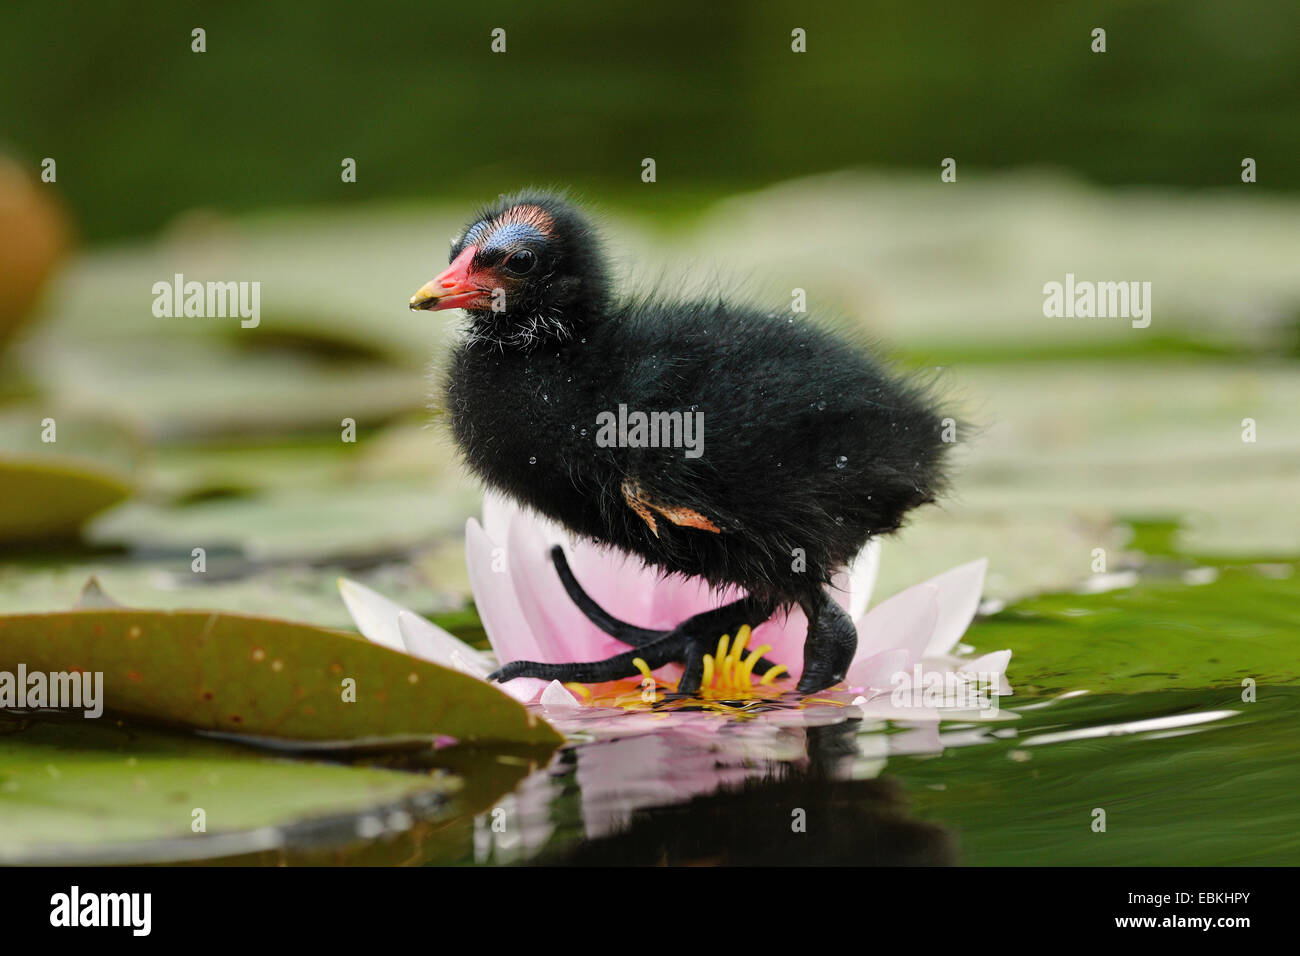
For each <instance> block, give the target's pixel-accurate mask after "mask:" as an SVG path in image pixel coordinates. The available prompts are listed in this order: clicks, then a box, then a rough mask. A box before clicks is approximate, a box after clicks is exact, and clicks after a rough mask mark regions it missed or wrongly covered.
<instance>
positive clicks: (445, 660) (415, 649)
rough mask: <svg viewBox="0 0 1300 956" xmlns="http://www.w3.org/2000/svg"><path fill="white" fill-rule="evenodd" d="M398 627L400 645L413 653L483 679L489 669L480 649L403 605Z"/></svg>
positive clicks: (399, 614) (398, 614) (413, 655)
mask: <svg viewBox="0 0 1300 956" xmlns="http://www.w3.org/2000/svg"><path fill="white" fill-rule="evenodd" d="M397 630H398V633H399V634H400V635H401V637H402V645H403V647H404V648H405V649H406V652H407V653H408V654H410V655H411V656H412V657H418V658H420V659H421V660H426V661H432V662H433V663H435V664H441V665H442V666H443V667H450V668H452V669H454V670H458V671H461V672H462V673H465V674H470V675H472V676H474V677H477V678H479V679H480V680H485V679H486V678H487V676H488V674H489V673H491V671H492V666H491V664H490V663H489V662H488V660H487V659H486V658H485V657H484V656H483V655H482V654H481V653H479V652H478V651H476V650H475V649H474V648H472V647H470V646H469V645H468V644H466V643H465V642H464V641H461V640H459V639H457V638H456V637H455V636H453V635H451V634H448V633H447V632H446V631H444V630H443V629H442V628H440V627H438V625H436V624H434V623H433V622H432V621H428V620H425V619H424V618H423V617H421V616H420V615H418V614H416V613H415V612H414V611H408V610H405V609H403V610H401V611H398V612H397Z"/></svg>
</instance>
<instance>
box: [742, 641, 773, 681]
mask: <svg viewBox="0 0 1300 956" xmlns="http://www.w3.org/2000/svg"><path fill="white" fill-rule="evenodd" d="M771 649H772V645H771V644H760V645H758V647H756V648H754V649H753V650H752V651H750V652H749V656H748V657H746V658H745V659H744V661H742V662H741V664H740V685H741V686H742V687H748V686H749V685H750V684H751V683H752V679H753V674H754V665H755V664H757V663H758V659H759V658H760V657H762V656H763V655H764V654H766V653H767V652H768V651H770V650H771Z"/></svg>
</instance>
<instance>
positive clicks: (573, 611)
mask: <svg viewBox="0 0 1300 956" xmlns="http://www.w3.org/2000/svg"><path fill="white" fill-rule="evenodd" d="M556 544H558V545H560V546H562V547H563V548H564V551H565V554H566V555H567V556H568V560H569V564H570V567H571V568H572V569H573V572H574V574H575V575H576V577H577V579H578V581H579V582H580V583H581V584H582V586H583V588H584V589H585V590H586V591H587V593H588V594H590V595H591V596H592V598H594V599H595V600H596V602H597V603H599V604H600V605H601V606H602V607H604V608H605V609H606V610H607V611H609V612H610V613H611V614H612V615H614V616H615V617H618V618H621V619H623V620H626V621H628V622H631V623H634V624H638V625H641V626H643V627H650V628H662V629H668V628H671V627H673V626H674V625H676V624H677V623H679V622H680V621H682V620H684V619H686V618H688V617H690V616H691V615H693V614H695V613H697V612H700V611H704V610H707V609H709V608H712V607H716V606H718V605H719V604H722V603H725V602H726V601H730V600H734V599H735V597H736V596H737V595H736V594H734V593H727V592H721V591H718V590H715V589H712V588H710V587H709V586H708V584H707V583H706V582H704V581H702V580H700V579H691V578H682V577H680V576H669V577H664V576H662V575H661V574H659V572H658V571H656V570H654V569H653V568H650V567H647V566H646V565H645V564H643V563H642V562H641V561H640V560H639V559H637V558H635V557H632V556H630V555H624V554H622V553H618V552H613V551H610V550H608V549H605V548H602V547H600V546H598V545H596V544H594V543H592V542H589V541H584V540H580V539H576V538H574V537H573V536H572V535H569V534H568V533H567V532H565V531H564V530H563V529H561V528H559V527H558V526H556V525H554V524H553V523H551V522H549V521H546V520H544V519H541V518H538V517H536V516H535V515H533V514H531V513H530V512H527V511H525V510H523V509H521V508H519V507H518V506H517V505H515V504H514V503H512V502H510V501H508V500H506V499H503V498H500V497H497V496H489V497H488V498H487V499H486V500H485V502H484V512H483V521H482V523H481V524H480V523H479V522H478V521H476V520H474V519H473V518H471V519H470V520H469V521H468V523H467V526H466V530H465V551H466V560H467V564H468V569H469V577H470V586H471V588H472V590H473V593H474V600H475V604H476V606H477V608H478V611H479V616H480V618H481V620H482V622H483V627H484V629H485V630H486V632H487V635H488V640H489V641H490V642H491V645H492V650H493V655H492V656H489V655H487V654H485V653H484V652H481V651H478V650H476V649H474V648H472V647H470V646H469V645H467V644H465V643H464V642H463V641H460V640H459V639H457V638H456V637H454V636H453V635H452V634H450V633H448V632H447V631H445V630H443V629H442V628H440V627H438V626H437V625H435V624H433V623H432V622H430V621H427V620H425V619H424V618H423V617H421V616H419V615H418V614H415V613H414V612H412V611H409V610H407V609H406V608H403V607H401V606H400V605H398V604H396V603H394V602H392V601H389V600H388V599H386V598H384V597H383V596H382V595H379V594H377V593H376V592H374V591H372V590H371V589H369V588H366V587H365V586H363V585H360V584H357V583H356V582H352V581H346V580H345V581H342V582H340V590H341V591H342V594H343V599H344V601H345V603H346V604H347V607H348V610H349V612H350V613H351V615H352V617H353V620H354V621H355V622H356V624H357V628H358V629H359V630H360V631H361V633H362V634H363V635H364V636H365V637H367V638H368V639H370V640H372V641H375V642H377V643H380V644H384V645H386V646H388V647H391V648H393V649H395V650H399V651H404V652H406V653H410V654H413V655H415V656H418V657H422V658H424V659H426V660H430V661H433V662H435V663H438V664H442V665H443V666H447V667H452V668H455V669H457V670H460V671H462V672H464V673H467V674H471V675H473V676H475V677H478V678H480V679H486V677H487V675H488V673H490V672H491V670H492V669H493V667H494V666H496V664H498V663H507V662H509V661H513V660H520V659H526V660H534V661H542V662H552V663H565V662H571V661H582V660H599V659H601V658H604V657H608V656H611V655H613V654H617V653H620V652H622V651H625V650H626V649H627V648H626V646H625V645H623V644H621V643H620V642H618V641H616V640H615V639H614V638H612V637H610V636H609V635H607V634H605V633H604V632H603V631H601V630H600V629H599V628H597V627H596V626H595V625H594V624H593V623H591V621H589V620H588V619H587V617H586V616H585V615H584V614H583V613H582V612H581V611H579V610H578V608H577V607H576V606H575V605H574V604H573V602H572V601H571V600H570V598H569V596H568V594H567V593H566V592H565V590H564V587H563V585H562V584H561V582H560V579H559V576H558V575H557V574H556V571H555V568H554V566H553V565H552V563H551V558H550V549H551V547H552V546H553V545H556ZM879 555H880V552H879V544H878V542H874V541H873V542H872V543H871V544H870V545H869V546H868V547H867V548H865V549H864V550H863V552H862V553H861V554H860V555H859V556H858V557H857V559H855V560H854V562H853V563H852V565H851V566H850V567H849V568H848V569H846V570H845V571H844V572H843V573H842V574H841V575H839V576H838V577H837V579H836V580H835V582H834V586H835V590H834V595H835V598H836V600H837V601H839V602H840V604H841V605H842V606H843V607H844V608H845V610H847V611H848V612H849V614H850V616H851V617H852V618H853V620H854V621H855V623H856V625H857V630H858V649H857V654H856V656H855V657H854V660H853V662H852V664H851V666H850V667H849V670H848V674H847V678H846V680H845V686H844V687H843V688H836V689H834V690H832V691H829V692H826V693H823V694H820V695H817V696H816V697H815V698H812V699H811V704H813V705H824V706H826V707H834V708H840V709H842V708H844V707H845V706H846V705H851V706H852V707H853V708H854V709H855V713H856V714H861V715H863V716H872V717H886V718H887V717H897V718H903V719H909V720H933V719H938V717H939V716H941V715H942V716H957V713H956V711H955V710H953V709H952V708H951V702H949V701H946V700H942V699H941V700H938V701H931V700H930V698H929V697H928V696H926V697H923V696H922V695H921V694H920V693H919V688H918V693H917V694H916V695H914V697H912V698H908V699H906V701H905V703H904V704H903V705H902V706H900V704H899V695H898V693H897V691H898V689H899V686H900V681H901V682H902V683H903V684H904V685H906V684H908V683H909V682H910V683H914V682H915V681H914V677H913V675H916V676H921V675H922V674H924V675H925V677H926V679H927V681H928V680H929V679H930V678H933V679H935V680H936V681H937V682H938V683H940V684H942V683H944V681H946V682H947V684H948V686H949V687H951V686H953V683H954V680H956V682H957V684H958V685H960V684H961V683H962V682H963V681H965V680H967V679H971V680H973V679H974V678H975V677H976V676H978V677H979V678H980V679H981V680H982V681H984V682H986V683H987V682H988V681H989V680H990V679H991V681H992V682H993V684H994V685H995V687H994V692H995V693H997V694H1009V693H1010V692H1011V688H1010V686H1009V685H1008V684H1007V682H1006V677H1005V673H1006V667H1007V664H1008V662H1009V661H1010V658H1011V652H1010V651H1009V650H1001V651H995V652H993V653H990V654H985V655H983V656H981V657H974V658H972V657H970V656H968V655H967V656H960V655H958V654H956V653H955V649H957V647H958V641H959V640H960V638H961V636H962V635H963V634H964V633H965V631H966V628H967V627H968V626H969V624H970V622H971V620H972V618H973V617H974V615H975V612H976V610H977V608H978V605H979V600H980V594H981V591H982V588H983V584H984V573H985V568H986V565H987V562H986V561H985V560H984V559H980V560H977V561H971V562H969V563H966V564H962V565H959V566H958V567H955V568H953V569H951V570H949V571H946V572H944V573H943V574H940V575H938V576H937V577H934V578H931V579H930V580H928V581H924V582H922V583H920V584H916V585H913V586H912V587H909V588H907V589H906V590H904V591H901V592H899V593H898V594H896V595H894V596H893V597H890V598H888V599H887V600H885V601H882V602H881V603H879V604H878V605H876V606H875V607H872V608H870V609H868V604H869V600H870V597H871V591H872V588H873V586H874V583H875V578H876V571H877V568H878V566H879ZM743 630H744V629H742V631H743ZM806 632H807V621H806V619H805V618H804V616H803V614H802V612H800V611H799V610H797V609H796V610H794V611H792V612H791V613H790V614H789V615H788V616H783V615H777V616H776V617H774V618H773V619H772V620H769V621H766V622H764V623H763V624H761V625H759V626H758V627H756V628H754V630H753V633H752V634H745V633H742V634H738V635H725V636H724V635H719V638H720V647H719V653H718V654H717V655H716V657H715V659H714V660H711V661H710V662H709V670H710V672H711V674H712V677H713V680H712V686H711V687H710V686H709V685H708V683H707V682H706V687H705V688H704V689H703V691H702V693H701V696H702V697H704V698H706V699H708V698H715V699H722V698H725V699H726V700H728V701H737V700H739V701H740V702H741V703H742V704H743V702H744V698H746V697H751V696H759V697H760V698H761V697H767V698H776V697H779V696H780V695H781V693H782V692H787V691H789V690H790V689H791V688H792V687H793V681H795V680H797V679H798V676H799V673H800V669H801V667H802V662H803V641H804V636H805V634H806ZM724 637H725V638H726V639H725V640H723V638H724ZM737 645H739V647H740V649H739V650H738V649H737ZM758 650H761V651H762V653H763V655H764V656H766V657H767V658H768V659H769V660H771V661H773V662H774V663H776V664H777V665H779V666H781V667H783V668H784V673H785V674H786V675H788V678H789V680H786V679H779V680H777V681H775V682H772V681H768V683H767V685H766V686H762V684H761V682H760V681H758V680H757V678H753V680H752V682H751V677H750V675H749V674H748V671H747V669H746V662H749V663H750V664H751V665H752V660H753V655H754V652H755V651H758ZM965 650H968V649H965ZM742 652H743V656H742ZM493 657H495V661H494V660H493ZM679 675H680V667H679V666H678V665H675V664H671V665H668V666H666V667H663V668H660V669H659V670H657V671H655V672H654V673H653V675H649V674H647V676H648V677H651V679H652V680H653V681H654V684H655V686H654V687H653V688H652V686H651V681H650V680H643V681H642V682H641V686H640V687H638V686H637V685H636V684H635V683H626V686H624V687H623V688H622V689H621V691H619V692H618V693H616V694H615V696H613V697H610V696H609V695H608V694H606V695H604V696H601V697H598V698H596V702H597V703H603V704H606V705H610V704H624V703H629V704H630V705H631V709H640V710H645V711H649V710H651V708H652V706H653V705H654V704H656V703H658V702H659V701H660V700H662V696H660V695H659V694H658V691H659V690H660V689H663V690H670V689H671V687H672V685H673V683H674V681H675V680H676V678H677V676H679ZM498 686H500V688H501V689H502V690H503V691H504V692H505V693H508V694H510V695H511V696H513V697H515V698H516V699H519V700H521V701H524V702H528V703H535V704H537V705H539V706H540V707H541V708H542V709H543V710H544V711H545V712H546V713H547V716H548V717H551V716H552V715H565V714H568V715H570V716H572V717H575V718H577V717H579V716H580V714H579V713H578V712H579V711H581V710H589V709H591V708H587V707H584V706H583V705H584V704H586V703H588V702H590V701H591V700H592V699H593V695H592V692H591V690H590V689H587V688H582V687H578V686H571V687H565V686H562V685H560V684H559V683H557V682H551V683H550V684H547V682H545V681H541V680H536V679H532V678H519V679H516V680H513V681H509V682H507V683H506V684H502V685H498ZM638 703H641V704H643V706H640V707H638V706H637V704H638ZM945 708H948V709H945ZM762 709H765V708H762ZM773 709H777V710H782V709H784V710H786V713H784V714H780V713H774V714H771V715H766V719H771V720H780V721H784V722H789V723H796V724H797V723H803V724H807V723H812V722H817V721H818V720H820V719H822V718H821V717H819V716H818V714H817V713H816V712H817V711H819V710H821V709H823V707H820V706H811V707H810V706H809V705H808V703H802V704H801V705H800V706H799V713H797V714H796V713H791V712H789V707H788V706H787V707H785V708H773ZM941 711H942V712H943V713H942V714H941ZM590 716H592V717H594V716H595V715H594V714H592V715H590ZM625 716H632V715H625ZM643 716H644V717H646V718H654V717H656V716H660V715H655V714H652V713H646V714H644V715H643ZM695 716H698V714H697V715H695ZM843 717H844V715H842V714H841V715H839V716H838V719H840V720H842V719H843ZM681 719H683V720H692V719H695V717H689V716H688V715H687V714H681ZM622 729H623V731H625V732H626V731H627V730H629V729H630V727H629V726H628V724H627V723H626V722H624V723H623V724H622Z"/></svg>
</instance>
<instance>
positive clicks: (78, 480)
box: [0, 458, 131, 544]
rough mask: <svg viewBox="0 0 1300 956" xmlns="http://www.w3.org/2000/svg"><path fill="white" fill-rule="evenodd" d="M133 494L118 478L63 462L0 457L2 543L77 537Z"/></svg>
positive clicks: (77, 464) (0, 541) (104, 471)
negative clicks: (84, 527)
mask: <svg viewBox="0 0 1300 956" xmlns="http://www.w3.org/2000/svg"><path fill="white" fill-rule="evenodd" d="M130 493H131V487H130V485H128V484H127V483H126V481H125V479H123V478H121V477H119V476H118V475H116V474H115V473H112V472H109V471H106V470H101V469H98V468H93V467H91V466H89V465H82V464H80V463H76V462H73V461H71V460H69V459H64V458H48V459H47V458H0V544H22V543H26V542H30V541H42V542H48V541H51V540H65V539H71V538H75V537H76V536H77V534H78V532H79V531H80V529H81V526H82V525H83V524H85V522H86V521H87V520H88V519H90V518H91V517H93V516H94V515H96V514H98V513H99V512H101V511H103V510H104V509H106V508H108V507H110V506H112V505H115V504H117V503H118V502H119V501H121V500H123V499H124V498H126V497H127V495H129V494H130Z"/></svg>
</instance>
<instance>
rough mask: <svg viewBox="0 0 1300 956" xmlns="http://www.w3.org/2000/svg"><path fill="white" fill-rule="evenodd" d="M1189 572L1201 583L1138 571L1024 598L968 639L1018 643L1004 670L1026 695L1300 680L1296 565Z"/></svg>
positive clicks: (1299, 570) (993, 644)
mask: <svg viewBox="0 0 1300 956" xmlns="http://www.w3.org/2000/svg"><path fill="white" fill-rule="evenodd" d="M1188 573H1189V574H1190V575H1191V578H1192V580H1194V581H1195V580H1203V581H1204V582H1205V583H1198V584H1196V585H1194V586H1189V585H1188V584H1187V583H1185V582H1184V581H1183V579H1182V577H1181V576H1180V575H1177V574H1170V575H1166V576H1160V575H1158V574H1155V573H1149V574H1148V573H1143V574H1142V575H1140V576H1139V578H1138V580H1137V583H1136V584H1135V585H1134V586H1133V587H1126V588H1119V589H1117V590H1113V591H1108V592H1105V593H1102V594H1089V595H1081V594H1075V595H1071V594H1047V595H1042V596H1040V597H1036V598H1031V599H1029V600H1025V601H1021V602H1020V603H1018V604H1016V605H1014V606H1013V607H1011V608H1008V609H1007V610H1005V611H1003V612H1001V613H999V614H995V615H993V616H992V617H989V618H986V619H985V620H982V621H980V622H978V623H977V624H976V625H975V626H974V627H973V628H972V629H971V631H970V632H969V635H968V636H967V638H966V640H968V641H970V642H971V643H973V644H976V645H978V646H979V647H1011V648H1015V657H1014V658H1013V660H1012V663H1011V667H1010V670H1009V673H1008V676H1009V677H1010V679H1011V683H1012V684H1013V685H1014V686H1015V688H1016V693H1017V694H1018V695H1020V694H1023V695H1026V696H1031V697H1032V696H1036V695H1048V694H1059V693H1062V692H1066V691H1080V690H1086V691H1090V692H1092V693H1112V694H1137V693H1145V692H1150V691H1167V690H1171V689H1182V690H1194V689H1203V688H1220V689H1223V688H1236V689H1237V690H1240V689H1241V682H1242V681H1243V680H1245V679H1247V678H1249V679H1251V680H1253V681H1254V682H1255V684H1257V685H1259V686H1264V685H1274V686H1282V685H1293V684H1296V683H1300V672H1298V671H1297V668H1296V655H1295V640H1294V635H1295V634H1296V633H1297V631H1298V630H1300V611H1298V610H1297V608H1298V607H1300V604H1298V603H1297V599H1298V598H1300V566H1297V565H1296V564H1295V563H1278V564H1271V565H1264V566H1262V567H1254V566H1251V565H1239V566H1233V565H1226V566H1223V567H1220V568H1213V567H1206V568H1202V569H1199V570H1195V571H1190V572H1188ZM1202 574H1204V578H1198V575H1202ZM1247 611H1248V613H1247ZM1066 625H1068V629H1067V628H1066V627H1065V626H1066Z"/></svg>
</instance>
